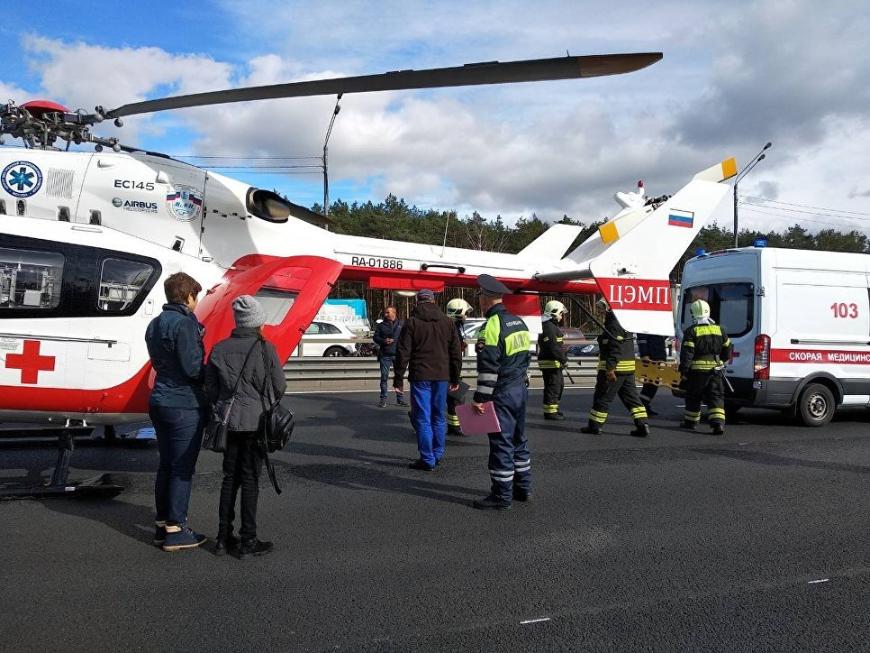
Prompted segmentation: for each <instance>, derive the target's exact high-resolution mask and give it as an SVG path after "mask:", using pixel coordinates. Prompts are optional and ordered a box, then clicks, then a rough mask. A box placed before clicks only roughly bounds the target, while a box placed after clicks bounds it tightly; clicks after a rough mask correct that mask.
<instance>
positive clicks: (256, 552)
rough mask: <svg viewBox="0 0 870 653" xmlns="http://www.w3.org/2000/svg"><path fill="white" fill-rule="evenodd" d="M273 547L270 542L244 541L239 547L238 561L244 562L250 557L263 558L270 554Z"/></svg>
mask: <svg viewBox="0 0 870 653" xmlns="http://www.w3.org/2000/svg"><path fill="white" fill-rule="evenodd" d="M273 548H274V546H273V545H272V543H271V542H261V541H260V540H257V539H253V540H245V541H244V542H242V544H241V546H240V547H239V560H245V559H247V558H250V557H251V556H263V555H266V554H267V553H272V549H273Z"/></svg>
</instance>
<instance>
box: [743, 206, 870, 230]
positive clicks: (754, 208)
mask: <svg viewBox="0 0 870 653" xmlns="http://www.w3.org/2000/svg"><path fill="white" fill-rule="evenodd" d="M741 206H742V207H743V209H744V210H746V211H749V212H754V213H758V214H761V215H769V216H773V217H777V218H781V219H787V220H793V219H794V216H792V215H788V214H784V213H780V212H779V211H777V210H767V209H766V208H765V207H760V206H758V205H756V204H745V203H744V204H742V205H741ZM814 215H815V214H814ZM820 217H821V216H820ZM843 219H848V218H843ZM841 220H842V219H841ZM800 221H801V222H811V223H813V224H820V225H823V226H826V227H849V228H850V229H852V230H853V231H870V225H863V224H855V223H852V222H842V221H837V220H836V219H833V220H824V221H822V220H813V219H811V218H800Z"/></svg>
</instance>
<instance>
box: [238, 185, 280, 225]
mask: <svg viewBox="0 0 870 653" xmlns="http://www.w3.org/2000/svg"><path fill="white" fill-rule="evenodd" d="M245 203H246V204H247V209H248V212H249V213H251V214H252V215H255V216H257V217H258V218H262V219H263V220H268V221H269V222H287V219H288V218H289V217H290V203H289V202H288V201H287V200H285V199H284V198H283V197H281V196H280V195H278V194H277V193H273V192H272V191H269V190H262V189H261V188H249V189H248V197H247V201H246V202H245Z"/></svg>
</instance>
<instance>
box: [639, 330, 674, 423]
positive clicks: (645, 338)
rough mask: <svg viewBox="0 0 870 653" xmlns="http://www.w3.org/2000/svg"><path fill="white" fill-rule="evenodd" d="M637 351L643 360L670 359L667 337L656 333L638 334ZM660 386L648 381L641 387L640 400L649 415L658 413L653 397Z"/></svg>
mask: <svg viewBox="0 0 870 653" xmlns="http://www.w3.org/2000/svg"><path fill="white" fill-rule="evenodd" d="M637 352H638V354H640V357H641V359H642V360H645V361H650V362H654V363H664V362H666V361H667V360H668V349H667V347H666V346H665V337H664V336H658V335H654V334H651V333H649V334H638V336H637ZM658 389H659V387H658V386H657V385H656V384H655V383H651V382H649V381H647V382H646V383H644V384H643V387H642V388H641V389H640V400H641V401H642V402H643V405H644V408H646V412H647V415H649V416H651V417H652V416H655V415H658V413H657V412H656V411H654V410H653V409H652V407H651V406H650V404H652V400H653V398H654V397H655V396H656V392H658Z"/></svg>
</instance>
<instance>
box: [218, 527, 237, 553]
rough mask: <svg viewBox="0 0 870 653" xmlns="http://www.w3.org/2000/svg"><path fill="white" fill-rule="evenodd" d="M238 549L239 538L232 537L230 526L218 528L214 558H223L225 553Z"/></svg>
mask: <svg viewBox="0 0 870 653" xmlns="http://www.w3.org/2000/svg"><path fill="white" fill-rule="evenodd" d="M238 548H239V538H237V537H233V531H232V526H230V528H226V527H224V526H219V527H218V534H217V538H216V539H215V543H214V554H215V555H216V556H225V555H226V554H227V552H228V551H229V552H234V551H236V550H238Z"/></svg>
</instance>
